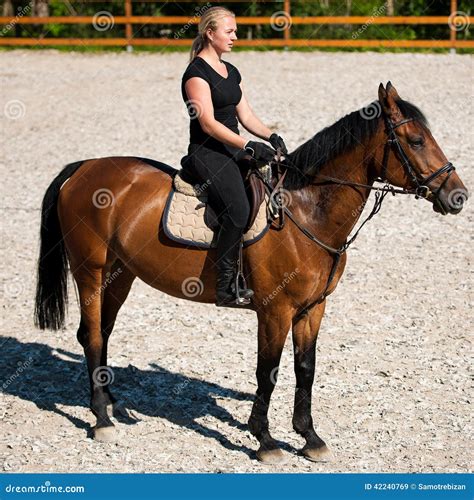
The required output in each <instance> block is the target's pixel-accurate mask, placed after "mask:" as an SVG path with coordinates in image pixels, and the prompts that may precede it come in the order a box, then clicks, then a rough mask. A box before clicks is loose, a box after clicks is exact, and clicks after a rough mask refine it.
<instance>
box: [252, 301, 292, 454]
mask: <svg viewBox="0 0 474 500" xmlns="http://www.w3.org/2000/svg"><path fill="white" fill-rule="evenodd" d="M282 311H285V308H284V307H282V306H280V308H278V307H277V306H276V304H275V308H274V309H272V310H271V311H270V310H265V311H260V312H258V313H257V315H258V362H257V386H258V387H257V394H256V396H255V401H254V404H253V408H252V413H251V415H250V419H249V430H250V432H251V433H252V434H253V435H254V436H255V437H256V438H257V439H258V441H259V443H260V448H259V449H258V451H257V458H258V459H259V460H260V461H262V462H265V463H279V462H281V461H282V460H283V459H284V456H283V453H282V451H281V450H280V449H279V447H278V444H277V442H276V441H275V440H274V439H273V438H272V436H271V435H270V432H269V430H268V408H269V405H270V397H271V395H272V392H273V389H274V388H275V384H276V380H277V376H278V366H279V364H280V358H281V353H282V351H283V346H284V345H285V340H286V337H287V335H288V331H289V329H290V326H291V313H290V311H289V310H287V311H286V312H282Z"/></svg>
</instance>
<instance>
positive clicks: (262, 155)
mask: <svg viewBox="0 0 474 500" xmlns="http://www.w3.org/2000/svg"><path fill="white" fill-rule="evenodd" d="M244 149H245V151H247V153H249V154H251V155H252V157H253V158H254V159H255V160H257V161H267V162H270V161H272V160H274V159H275V155H276V151H275V150H274V149H272V148H271V147H270V146H267V145H266V144H265V143H263V142H255V141H249V142H247V144H246V145H245V148H244Z"/></svg>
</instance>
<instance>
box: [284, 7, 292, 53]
mask: <svg viewBox="0 0 474 500" xmlns="http://www.w3.org/2000/svg"><path fill="white" fill-rule="evenodd" d="M283 10H284V12H286V14H287V15H288V23H287V26H286V27H285V31H284V32H283V37H284V39H285V40H286V41H288V40H289V39H290V38H291V33H290V28H291V6H290V0H284V4H283ZM285 50H288V45H285Z"/></svg>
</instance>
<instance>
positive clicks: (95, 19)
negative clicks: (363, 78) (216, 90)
mask: <svg viewBox="0 0 474 500" xmlns="http://www.w3.org/2000/svg"><path fill="white" fill-rule="evenodd" d="M224 1H230V0H224ZM221 3H222V2H221ZM283 8H284V9H283V11H280V17H274V16H272V17H267V16H260V17H243V16H242V17H239V16H237V23H239V24H241V25H257V24H258V25H274V24H275V23H277V24H278V23H283V24H281V25H282V26H283V27H282V28H281V29H280V28H279V29H278V31H281V32H282V33H283V38H269V39H239V41H238V45H239V46H244V47H265V46H268V47H380V48H384V47H386V48H390V47H398V48H449V49H452V50H455V49H457V48H470V49H473V48H474V41H473V40H458V39H457V36H456V34H457V29H458V27H459V26H463V25H466V26H469V24H470V18H469V16H467V15H465V14H462V13H460V12H458V11H457V1H456V0H451V9H450V11H451V13H450V15H449V16H378V15H372V16H370V15H369V16H304V17H303V16H294V17H292V16H291V14H290V13H291V1H290V0H284V2H283ZM124 12H125V15H124V16H105V15H104V16H103V15H96V16H55V17H31V16H26V15H17V16H16V17H0V25H5V26H14V25H15V24H93V25H94V24H95V25H99V26H100V25H101V23H107V22H109V23H110V22H111V21H113V25H115V24H120V25H124V26H125V37H123V38H105V37H104V38H47V37H39V38H31V37H30V38H18V37H8V36H0V46H1V45H3V46H67V45H70V46H109V47H110V46H115V47H122V46H123V47H128V48H129V49H130V48H132V47H133V46H158V47H160V46H161V47H163V46H170V47H172V46H190V45H191V43H192V41H193V40H192V39H188V38H180V37H174V38H136V37H134V36H133V28H132V27H133V26H134V25H141V26H143V25H146V24H152V25H183V26H184V25H191V24H197V23H198V22H199V18H198V17H193V18H189V17H185V16H133V15H132V0H124ZM461 14H462V15H461ZM285 22H286V25H285V24H284V23H285ZM311 24H312V25H328V24H361V25H372V24H375V25H376V24H400V25H417V24H438V25H445V26H447V27H448V28H449V30H450V38H449V39H446V40H381V39H378V40H374V39H370V40H369V39H359V38H355V39H353V38H351V39H331V40H328V39H316V38H313V39H298V38H292V37H291V27H292V26H295V25H296V26H298V25H311ZM4 32H5V29H4V30H3V32H2V35H3V34H4Z"/></svg>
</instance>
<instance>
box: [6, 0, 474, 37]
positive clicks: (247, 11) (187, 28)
mask: <svg viewBox="0 0 474 500" xmlns="http://www.w3.org/2000/svg"><path fill="white" fill-rule="evenodd" d="M5 1H9V2H10V4H12V5H13V6H14V10H15V12H23V13H24V14H23V15H30V13H29V11H31V9H29V10H28V5H29V4H30V1H31V0H4V2H5ZM389 3H390V4H392V5H393V9H394V15H400V16H448V15H449V14H450V12H449V8H450V7H449V3H450V2H448V1H447V0H391V1H386V0H292V1H291V16H342V15H355V16H367V18H368V22H367V23H366V24H365V25H350V24H343V25H341V24H333V25H293V26H292V27H291V36H292V38H301V39H315V38H318V39H351V38H357V39H385V40H395V39H405V40H407V39H425V40H430V39H441V40H446V39H448V38H449V28H448V26H447V25H446V26H444V25H392V24H388V25H386V24H384V25H377V24H374V23H373V22H371V19H373V18H376V17H378V16H386V15H388V13H387V7H388V4H389ZM213 5H224V6H226V7H227V8H229V9H231V10H232V11H233V12H235V13H236V15H237V16H272V14H274V13H276V12H279V11H282V10H283V5H284V3H283V1H277V0H274V1H271V0H268V1H255V0H254V1H248V2H223V3H216V2H207V3H206V1H205V0H204V1H201V2H179V1H172V2H153V1H136V0H134V1H133V3H132V6H133V14H134V15H152V16H156V15H163V16H184V17H186V18H188V19H192V18H193V17H194V16H195V15H196V14H197V15H199V14H200V13H201V12H202V10H203V9H204V10H205V9H206V8H207V7H209V6H213ZM458 10H459V11H462V12H465V13H466V14H468V15H470V14H471V3H470V1H468V0H460V1H459V2H458ZM49 11H50V15H51V16H75V15H81V16H94V15H95V14H97V13H99V12H105V13H110V15H111V16H118V15H124V14H125V12H124V0H109V1H96V0H94V1H92V0H49ZM110 24H111V23H110ZM124 33H125V27H124V25H121V24H116V23H114V25H113V26H111V25H110V26H108V29H104V30H98V29H96V28H94V26H92V25H91V24H64V25H46V26H42V25H37V26H35V25H20V26H16V27H15V29H11V30H9V31H8V32H7V33H6V34H4V36H38V35H43V36H48V37H79V38H81V37H87V38H93V37H98V38H104V37H123V36H124ZM133 33H134V36H137V37H141V38H151V37H153V38H161V37H165V38H193V37H194V36H195V35H196V27H195V26H193V25H189V24H188V23H186V24H184V25H172V24H169V25H152V24H147V25H143V26H142V25H134V26H133ZM239 37H240V38H247V37H251V38H282V37H283V31H282V30H277V29H274V28H272V26H270V25H260V26H259V25H248V26H245V25H242V24H240V25H239ZM457 38H458V39H472V34H471V30H470V29H469V27H467V28H465V29H462V30H459V31H458V33H457Z"/></svg>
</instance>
